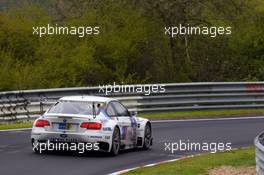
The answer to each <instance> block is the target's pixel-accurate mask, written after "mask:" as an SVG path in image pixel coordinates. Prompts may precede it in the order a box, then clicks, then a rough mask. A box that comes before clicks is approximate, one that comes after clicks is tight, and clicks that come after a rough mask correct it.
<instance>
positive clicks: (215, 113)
mask: <svg viewBox="0 0 264 175" xmlns="http://www.w3.org/2000/svg"><path fill="white" fill-rule="evenodd" d="M257 115H264V109H229V110H200V111H178V112H160V113H146V114H139V115H138V116H140V117H144V118H149V119H169V118H174V119H190V118H216V117H230V116H241V117H243V116H244V117H247V116H257Z"/></svg>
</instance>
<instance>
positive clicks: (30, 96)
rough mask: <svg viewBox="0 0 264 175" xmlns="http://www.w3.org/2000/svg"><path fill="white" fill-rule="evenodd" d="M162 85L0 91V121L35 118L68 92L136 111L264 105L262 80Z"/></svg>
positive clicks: (240, 107)
mask: <svg viewBox="0 0 264 175" xmlns="http://www.w3.org/2000/svg"><path fill="white" fill-rule="evenodd" d="M159 85H161V84H159ZM135 86H151V85H135ZM162 86H163V87H164V88H165V92H163V93H161V92H159V93H152V94H150V95H144V94H145V93H144V92H141V93H136V92H125V93H113V92H112V93H108V95H105V94H104V92H101V91H100V90H101V88H102V87H79V88H58V89H38V90H24V91H9V92H0V120H15V119H20V118H31V117H36V116H37V115H39V114H40V113H42V112H44V111H45V110H46V109H47V108H48V107H49V106H50V105H51V104H53V103H54V101H56V100H58V99H59V98H60V97H62V96H68V95H98V96H109V97H115V98H117V99H119V100H120V101H122V102H123V103H124V104H125V105H126V106H127V107H128V108H129V109H130V110H135V111H138V112H139V113H146V112H165V111H179V110H201V109H232V108H235V109H237V108H239V109H242V108H262V107H264V82H218V83H176V84H175V83H172V84H162Z"/></svg>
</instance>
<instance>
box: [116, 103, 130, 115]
mask: <svg viewBox="0 0 264 175" xmlns="http://www.w3.org/2000/svg"><path fill="white" fill-rule="evenodd" d="M113 105H114V107H115V109H116V112H117V116H130V115H129V113H128V111H127V109H126V108H125V107H124V106H123V105H122V104H120V103H119V102H113Z"/></svg>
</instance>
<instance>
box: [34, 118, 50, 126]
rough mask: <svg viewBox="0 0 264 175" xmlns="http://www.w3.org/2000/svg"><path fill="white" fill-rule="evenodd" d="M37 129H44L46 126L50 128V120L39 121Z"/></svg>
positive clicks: (36, 124)
mask: <svg viewBox="0 0 264 175" xmlns="http://www.w3.org/2000/svg"><path fill="white" fill-rule="evenodd" d="M35 126H36V127H44V126H50V122H49V121H48V120H43V119H39V120H37V121H36V123H35Z"/></svg>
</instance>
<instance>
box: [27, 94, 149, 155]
mask: <svg viewBox="0 0 264 175" xmlns="http://www.w3.org/2000/svg"><path fill="white" fill-rule="evenodd" d="M135 115H136V114H135V113H134V112H129V111H128V110H127V108H126V107H124V105H122V104H121V103H120V102H119V101H118V100H116V99H112V98H105V97H95V96H68V97H62V98H60V99H59V100H58V102H57V103H56V104H54V105H53V106H52V107H50V108H49V109H48V110H47V111H46V112H45V113H44V114H43V115H41V116H40V117H39V118H38V119H36V120H35V122H34V124H33V128H32V131H31V142H32V146H33V150H34V151H35V152H39V149H40V147H41V146H42V145H41V144H43V143H44V144H47V143H49V144H50V143H53V144H58V143H63V144H65V143H66V144H67V145H63V146H64V148H66V146H69V144H73V143H75V144H78V143H89V144H92V145H90V146H88V147H89V148H90V150H92V149H94V150H99V151H105V152H110V153H111V154H112V155H117V154H118V153H119V150H123V149H130V148H142V149H150V148H151V146H152V128H151V123H150V121H149V120H148V119H144V118H140V117H136V116H135ZM70 146H73V145H70ZM49 147H50V145H49V146H48V148H49ZM86 147H87V145H86ZM45 148H46V149H47V147H45ZM54 148H56V147H54V145H53V149H54ZM67 148H69V147H67ZM70 148H71V147H70ZM75 148H76V145H75ZM77 148H78V147H77ZM91 148H92V149H91Z"/></svg>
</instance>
